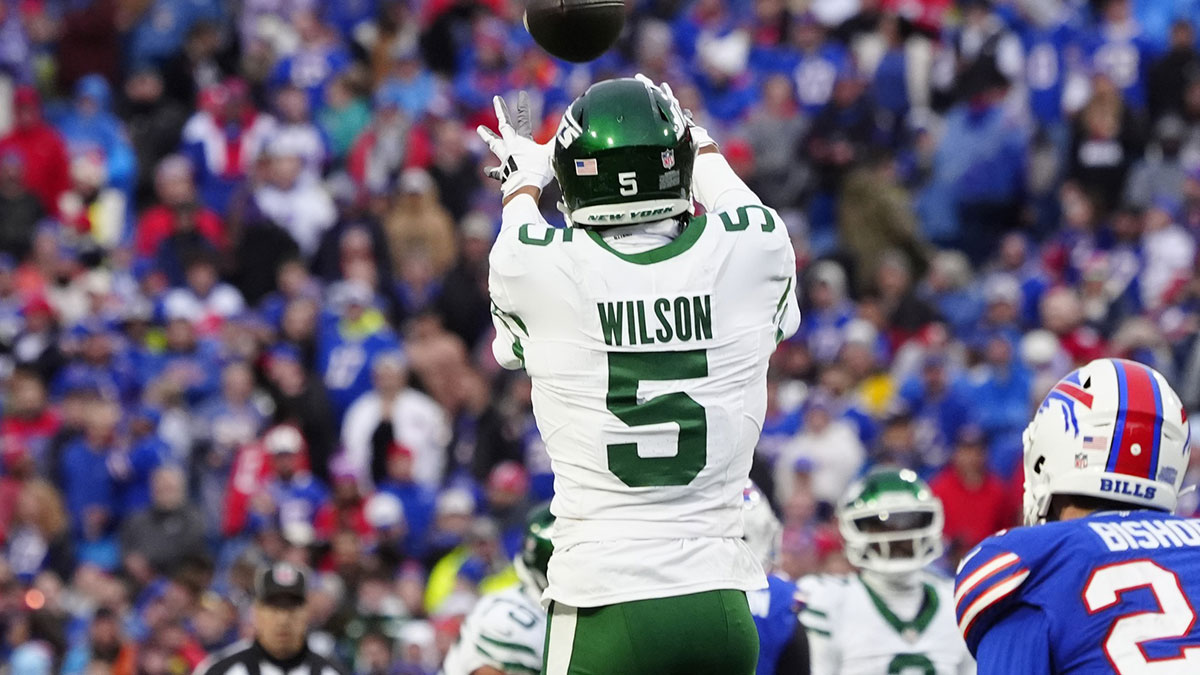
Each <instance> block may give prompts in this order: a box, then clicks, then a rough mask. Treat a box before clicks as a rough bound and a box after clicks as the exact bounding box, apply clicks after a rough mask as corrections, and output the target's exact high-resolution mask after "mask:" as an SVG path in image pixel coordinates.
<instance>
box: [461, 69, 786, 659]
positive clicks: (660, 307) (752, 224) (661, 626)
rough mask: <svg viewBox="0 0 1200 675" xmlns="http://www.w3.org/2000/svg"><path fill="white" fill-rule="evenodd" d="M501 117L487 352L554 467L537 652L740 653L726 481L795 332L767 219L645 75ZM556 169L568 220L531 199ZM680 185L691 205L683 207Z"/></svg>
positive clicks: (749, 646)
mask: <svg viewBox="0 0 1200 675" xmlns="http://www.w3.org/2000/svg"><path fill="white" fill-rule="evenodd" d="M525 107H526V106H525V105H524V104H523V103H520V102H519V103H518V105H517V110H516V115H515V116H514V117H512V118H511V119H510V117H509V112H508V109H507V107H506V106H505V104H504V102H503V101H502V100H497V102H496V108H497V111H496V112H497V116H498V118H499V122H500V127H499V128H500V136H496V135H495V134H493V133H491V132H490V131H488V130H486V129H483V128H481V129H480V134H481V135H482V136H483V137H484V138H485V140H486V141H487V142H488V145H489V146H490V147H491V149H492V151H493V152H494V153H495V154H496V155H497V156H498V157H499V158H500V167H497V168H496V169H494V170H493V172H492V173H493V175H494V177H496V178H499V179H500V180H501V190H502V193H503V203H504V211H503V218H502V224H501V230H500V233H499V235H498V236H497V239H496V242H495V244H494V245H493V248H492V251H491V256H490V259H489V260H490V265H491V267H490V278H489V290H490V293H491V298H492V313H493V316H494V323H495V325H496V331H497V336H496V340H495V343H494V348H493V352H494V354H495V356H496V358H497V359H498V361H499V362H500V364H501V365H503V366H505V367H507V368H520V367H524V368H525V370H526V371H527V372H528V374H529V376H530V378H531V380H532V382H533V412H534V416H535V418H536V420H537V424H538V429H539V430H540V431H541V434H542V437H543V438H544V439H545V442H546V448H547V452H548V454H549V455H550V460H551V466H552V468H553V470H554V482H555V496H554V500H553V502H552V503H551V510H552V511H553V512H554V515H555V516H556V517H557V521H556V524H555V532H554V548H555V555H554V558H553V559H551V561H550V567H549V573H548V578H549V582H550V585H549V587H548V589H547V591H546V598H547V599H549V600H550V601H551V604H550V608H549V614H550V619H549V628H548V632H549V635H548V639H547V654H546V668H545V672H546V673H548V675H561V674H562V673H572V674H583V673H622V674H624V675H638V674H639V673H655V674H656V675H670V674H672V673H681V674H682V673H687V674H688V675H704V674H706V673H713V674H717V673H719V674H720V675H749V673H751V672H753V670H754V664H755V658H756V652H757V638H756V636H755V630H754V623H753V621H752V619H751V616H750V612H749V609H748V606H747V601H746V591H749V590H753V589H757V588H762V587H765V586H766V579H765V576H764V574H763V571H762V567H761V565H760V563H759V561H758V559H757V558H756V557H755V555H754V554H753V553H752V552H751V551H750V550H749V549H748V548H747V546H746V544H745V542H744V541H742V489H743V487H744V486H745V484H746V479H747V476H748V474H749V470H750V463H751V459H752V454H753V450H754V445H755V443H756V442H757V440H758V436H759V432H760V429H761V427H762V422H763V416H764V414H765V410H766V374H767V362H768V360H769V358H770V356H771V354H772V353H773V352H774V351H775V346H776V345H777V344H778V342H779V341H780V340H782V339H784V338H786V337H788V336H789V335H791V334H792V333H794V332H795V330H796V328H797V327H798V325H799V322H800V312H799V309H798V306H797V302H796V298H795V277H796V262H795V254H794V252H793V249H792V245H791V240H790V238H789V236H788V233H787V228H786V226H785V225H784V223H783V222H782V221H781V220H780V218H779V215H778V214H776V213H775V212H774V211H772V210H771V209H770V208H768V207H766V206H764V205H763V204H762V201H761V200H760V199H759V198H758V197H757V196H756V195H755V194H754V193H753V192H752V191H751V190H750V189H749V188H747V187H746V184H745V183H744V182H742V180H741V179H740V178H738V176H737V175H736V174H735V173H734V172H733V170H732V169H731V168H730V167H729V164H728V163H727V162H726V161H725V159H724V158H723V157H722V156H721V154H720V153H719V151H718V148H717V145H716V144H715V143H714V142H713V141H712V140H711V139H710V138H709V136H708V134H707V133H706V132H705V131H704V130H703V129H701V128H699V127H697V126H694V125H693V124H692V123H691V122H690V121H689V119H688V118H687V117H686V116H685V114H684V112H683V111H682V110H681V109H680V107H679V103H678V101H676V100H675V98H674V96H673V95H672V94H671V92H670V88H669V87H667V86H666V85H663V86H662V87H658V86H655V85H654V84H652V83H651V82H650V81H649V80H646V79H645V78H640V79H617V80H608V81H604V82H600V83H598V84H595V85H593V86H592V87H590V88H589V89H588V90H587V91H586V92H585V93H584V94H583V95H582V96H581V97H579V98H578V99H576V100H575V101H574V102H573V103H572V104H571V105H570V107H569V108H568V109H567V111H566V113H565V114H564V115H563V119H562V122H561V124H560V125H559V129H558V133H557V134H556V136H555V138H554V140H553V141H552V142H550V143H547V144H544V145H541V144H538V143H536V142H535V141H533V140H532V139H531V138H529V137H528V131H529V127H530V124H529V120H528V112H527V111H526V110H525ZM554 178H557V180H558V183H559V187H560V188H561V189H562V194H563V202H564V203H563V210H564V211H565V213H566V216H567V220H568V221H569V226H568V227H567V228H565V229H559V228H554V227H551V226H550V225H549V224H547V223H546V221H545V220H544V219H543V218H542V216H541V214H540V212H539V211H538V204H537V200H538V198H539V197H540V194H541V189H542V188H543V187H544V186H545V185H547V184H548V183H549V182H550V181H551V180H552V179H554ZM693 199H694V200H695V201H696V202H699V204H700V205H701V206H702V207H703V209H704V212H705V213H704V215H693V208H694V207H693Z"/></svg>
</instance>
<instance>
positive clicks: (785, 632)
mask: <svg viewBox="0 0 1200 675" xmlns="http://www.w3.org/2000/svg"><path fill="white" fill-rule="evenodd" d="M742 506H743V510H742V522H743V523H744V527H745V529H746V545H747V546H749V547H750V550H751V551H754V553H755V554H756V555H757V556H758V558H759V560H761V561H762V565H763V569H764V570H766V572H767V587H766V588H760V589H758V590H757V591H750V592H749V593H747V594H746V599H747V600H748V601H749V603H750V613H751V614H752V615H754V626H755V627H756V628H757V629H758V667H757V668H756V669H755V671H754V672H755V675H795V674H796V673H807V672H808V640H807V639H806V638H805V635H804V628H803V627H802V626H801V625H800V622H799V621H798V620H797V618H796V610H797V606H796V584H794V583H792V582H791V581H788V580H787V579H784V578H783V577H781V576H779V575H777V574H773V573H772V572H774V570H775V561H776V557H777V556H778V555H779V545H780V539H781V537H782V536H783V525H782V524H781V523H780V522H779V518H776V517H775V512H774V511H772V510H771V504H770V502H768V501H767V498H766V496H765V495H763V493H762V491H761V490H759V489H758V486H757V485H755V484H754V483H753V482H749V483H746V489H745V490H744V491H743V493H742Z"/></svg>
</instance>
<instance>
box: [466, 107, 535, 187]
mask: <svg viewBox="0 0 1200 675" xmlns="http://www.w3.org/2000/svg"><path fill="white" fill-rule="evenodd" d="M492 103H493V105H494V106H495V108H496V120H497V121H498V122H499V129H500V135H499V136H497V135H496V133H495V132H493V131H492V130H491V129H488V128H487V127H485V126H483V125H482V124H481V125H479V126H478V127H476V129H475V131H476V132H478V133H479V137H480V138H482V139H483V141H484V142H485V143H487V145H488V148H489V149H490V150H491V151H492V154H494V155H496V157H498V158H499V159H500V166H492V167H488V168H487V169H486V173H487V175H488V176H489V177H491V178H495V179H496V180H498V181H500V192H501V193H502V194H503V195H504V198H505V200H507V199H508V198H509V197H511V196H513V195H514V194H515V193H516V192H517V191H519V190H520V189H521V188H533V189H535V190H537V191H538V192H539V193H540V192H541V189H542V188H544V187H546V185H547V184H548V183H549V182H550V181H551V180H553V178H554V168H553V166H552V164H551V158H552V157H553V154H554V148H553V146H552V145H551V144H550V143H538V142H537V141H535V140H533V119H532V115H531V113H530V108H529V94H527V93H525V92H524V91H522V92H520V93H518V94H517V107H516V113H515V115H514V114H510V113H509V111H508V104H506V103H505V102H504V99H503V98H501V97H499V96H497V97H495V98H494V99H492Z"/></svg>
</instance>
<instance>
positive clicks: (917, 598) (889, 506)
mask: <svg viewBox="0 0 1200 675" xmlns="http://www.w3.org/2000/svg"><path fill="white" fill-rule="evenodd" d="M837 517H838V527H839V529H840V530H841V533H842V538H843V539H845V542H846V557H847V558H849V559H850V562H851V563H853V564H854V566H855V567H857V568H858V572H857V573H855V574H851V575H846V576H834V575H813V576H808V577H804V578H803V579H801V580H800V582H799V588H800V591H799V594H798V597H799V599H800V601H801V605H802V609H801V610H800V623H801V624H802V625H803V626H804V628H805V630H806V631H807V632H808V645H809V653H810V654H809V658H810V665H811V671H812V674H813V675H835V674H840V675H885V674H895V675H969V674H971V673H974V672H975V661H974V659H972V658H971V655H970V654H969V653H968V652H967V646H966V644H965V643H964V642H963V640H962V638H961V637H960V636H959V634H958V624H957V621H956V620H955V617H954V592H953V587H952V582H951V581H950V580H949V579H944V578H941V577H938V576H936V575H935V574H933V573H930V572H927V571H925V567H926V566H927V565H929V563H931V562H933V561H934V560H936V559H937V558H938V557H939V556H940V555H941V554H942V520H943V519H942V503H941V501H940V500H939V499H938V498H937V497H935V496H934V495H933V493H932V492H931V491H930V489H929V486H928V485H926V484H925V482H924V481H922V480H921V479H920V478H918V477H917V475H916V474H915V473H914V472H912V471H908V470H893V469H877V470H875V471H872V472H871V473H869V474H867V475H866V476H865V477H863V478H862V479H861V480H859V481H857V482H855V483H854V484H853V485H851V486H850V488H849V489H848V491H847V493H846V496H845V497H844V498H843V499H842V502H841V504H840V505H839V507H838V514H837Z"/></svg>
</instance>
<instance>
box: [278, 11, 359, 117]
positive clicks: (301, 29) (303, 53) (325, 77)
mask: <svg viewBox="0 0 1200 675" xmlns="http://www.w3.org/2000/svg"><path fill="white" fill-rule="evenodd" d="M292 25H293V26H294V27H295V29H296V35H297V37H298V38H299V42H300V47H299V49H297V50H296V52H295V53H294V54H292V55H290V56H287V57H284V58H282V59H280V60H279V62H278V63H277V64H276V65H275V69H274V70H273V71H272V72H271V80H270V81H271V84H272V85H274V86H279V85H283V84H290V85H292V86H294V87H298V88H300V89H303V90H304V91H305V93H307V94H308V101H309V109H310V110H316V109H318V108H320V107H321V98H322V97H323V96H324V93H325V85H327V84H329V82H330V81H331V80H332V79H333V78H334V77H336V76H337V75H338V74H340V73H341V72H342V71H343V70H345V69H346V67H347V66H349V65H350V53H349V52H347V51H346V49H345V47H343V46H342V44H341V43H340V42H339V40H338V39H337V36H336V35H334V34H333V32H332V31H331V30H329V27H328V26H326V25H324V24H322V23H321V20H320V18H319V17H317V15H316V14H314V13H313V12H312V11H310V10H303V11H299V12H296V13H294V14H293V15H292Z"/></svg>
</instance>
